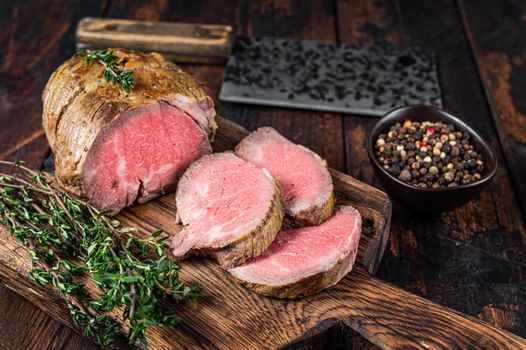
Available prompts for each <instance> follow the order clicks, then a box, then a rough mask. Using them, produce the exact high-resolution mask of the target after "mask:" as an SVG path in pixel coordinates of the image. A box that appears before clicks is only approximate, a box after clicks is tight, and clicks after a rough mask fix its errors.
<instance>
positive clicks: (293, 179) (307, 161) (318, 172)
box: [236, 128, 332, 211]
mask: <svg viewBox="0 0 526 350" xmlns="http://www.w3.org/2000/svg"><path fill="white" fill-rule="evenodd" d="M260 130H261V131H262V132H260ZM260 130H258V132H260V134H259V135H258V136H257V139H256V138H254V140H253V142H242V144H243V147H239V148H237V149H236V153H237V154H238V155H239V156H240V157H241V158H243V159H246V160H248V161H250V162H252V163H254V164H256V165H258V166H260V167H264V168H266V169H267V170H268V171H269V172H270V173H271V174H272V176H274V177H275V178H276V179H277V180H278V181H279V182H280V184H281V186H282V187H283V193H284V196H285V205H286V207H287V209H288V210H291V211H301V210H305V209H307V208H308V207H310V206H311V205H312V204H313V203H318V202H320V201H323V200H325V198H321V197H320V194H327V196H328V195H329V194H330V193H331V191H332V180H331V178H330V175H329V173H328V172H327V171H326V170H325V169H324V168H323V167H320V164H321V159H319V157H318V158H317V155H316V154H315V153H314V152H312V151H310V150H309V149H306V148H304V147H302V146H299V145H296V144H294V143H292V142H290V141H289V140H287V139H285V138H284V137H283V136H281V135H280V134H278V133H277V132H276V131H275V130H273V129H271V128H261V129H260ZM265 134H266V135H265ZM264 135H265V136H267V135H268V136H267V137H263V136H264Z"/></svg>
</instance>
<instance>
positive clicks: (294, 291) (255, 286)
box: [230, 249, 357, 299]
mask: <svg viewBox="0 0 526 350" xmlns="http://www.w3.org/2000/svg"><path fill="white" fill-rule="evenodd" d="M356 254H357V249H355V250H351V251H349V253H348V254H347V255H345V256H341V257H340V259H338V262H337V263H336V264H334V266H332V267H331V268H330V269H329V270H327V271H325V272H320V273H317V274H315V275H312V276H308V277H305V278H303V279H301V280H299V281H296V282H292V283H289V284H286V285H281V286H270V285H265V284H259V283H254V282H248V281H245V280H243V279H240V278H237V277H236V276H234V275H232V274H230V275H231V276H232V277H233V278H234V279H235V280H236V281H237V282H239V283H241V284H242V285H243V286H245V287H246V288H248V289H250V290H252V291H254V292H256V293H258V294H261V295H264V296H268V297H274V298H280V299H298V298H304V297H307V296H311V295H314V294H316V293H318V292H320V291H322V290H323V289H325V288H328V287H330V286H332V285H334V284H336V283H338V281H339V280H340V279H341V278H343V277H344V272H345V270H346V268H347V266H348V264H351V266H352V265H353V263H354V260H355V258H356ZM349 259H351V261H349ZM349 271H350V270H349ZM349 271H347V272H349ZM347 272H345V273H347Z"/></svg>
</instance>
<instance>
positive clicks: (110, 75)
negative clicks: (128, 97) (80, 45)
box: [77, 49, 135, 93]
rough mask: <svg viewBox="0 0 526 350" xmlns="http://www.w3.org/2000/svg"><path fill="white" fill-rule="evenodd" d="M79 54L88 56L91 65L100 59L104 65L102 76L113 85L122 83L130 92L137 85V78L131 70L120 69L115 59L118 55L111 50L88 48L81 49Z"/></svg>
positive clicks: (123, 87) (126, 90) (87, 59)
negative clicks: (134, 77) (135, 78)
mask: <svg viewBox="0 0 526 350" xmlns="http://www.w3.org/2000/svg"><path fill="white" fill-rule="evenodd" d="M77 56H81V57H85V58H86V65H87V66H89V65H90V64H91V62H92V61H98V62H99V63H100V64H101V65H102V66H103V67H104V73H103V74H102V78H103V79H104V81H106V82H108V81H109V82H111V83H112V84H113V85H115V84H120V86H121V87H122V89H123V90H124V92H126V93H128V92H130V90H131V89H132V88H133V87H134V86H135V80H134V79H133V76H132V71H131V70H124V71H123V70H120V68H119V65H118V64H117V62H115V60H116V59H117V56H115V55H114V54H113V52H112V51H110V50H93V51H92V50H86V49H81V50H79V51H78V52H77Z"/></svg>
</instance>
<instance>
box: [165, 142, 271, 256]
mask: <svg viewBox="0 0 526 350" xmlns="http://www.w3.org/2000/svg"><path fill="white" fill-rule="evenodd" d="M273 194H274V183H273V181H272V178H271V177H270V175H267V174H265V172H264V171H262V170H261V169H259V168H258V167H256V166H255V165H253V164H251V163H248V162H246V161H244V160H242V159H241V158H239V157H238V156H236V155H234V154H233V153H230V152H227V153H216V154H213V155H210V156H205V157H203V158H201V159H200V160H199V161H197V162H196V163H194V164H192V165H191V166H190V168H189V169H188V170H187V171H186V172H185V173H184V175H183V177H182V179H181V181H180V182H179V185H178V189H177V196H176V204H177V210H178V214H179V216H180V218H181V221H182V223H183V224H184V225H188V226H187V227H185V228H184V229H183V230H182V231H181V232H180V233H179V234H177V235H176V236H175V237H174V240H173V242H172V246H173V247H174V255H175V256H178V257H182V256H184V255H185V254H186V253H187V252H188V251H189V250H191V249H201V248H212V249H217V248H223V247H225V246H227V245H229V244H230V243H233V242H236V241H239V240H241V239H243V238H244V237H245V236H246V235H247V233H249V232H250V231H252V230H253V229H255V227H256V226H257V225H258V224H259V223H260V221H261V219H262V217H264V215H265V213H266V211H267V209H268V208H269V206H270V203H271V201H272V199H273Z"/></svg>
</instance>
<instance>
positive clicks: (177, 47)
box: [76, 17, 233, 63]
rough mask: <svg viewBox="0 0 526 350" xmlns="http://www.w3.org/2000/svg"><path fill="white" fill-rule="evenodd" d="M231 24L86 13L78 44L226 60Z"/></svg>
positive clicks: (195, 60) (185, 59) (188, 60)
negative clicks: (109, 16)
mask: <svg viewBox="0 0 526 350" xmlns="http://www.w3.org/2000/svg"><path fill="white" fill-rule="evenodd" d="M232 36H233V32H232V26H229V25H222V24H200V23H171V22H153V21H136V20H127V19H113V18H92V17H86V18H83V19H81V20H80V22H79V23H78V25H77V32H76V40H77V48H78V49H80V48H88V49H102V48H108V47H119V48H124V49H131V50H141V51H156V52H160V53H162V54H165V55H166V56H167V57H168V58H170V59H172V60H174V61H176V62H183V63H224V62H226V60H227V58H228V55H229V54H230V49H231V45H232Z"/></svg>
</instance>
